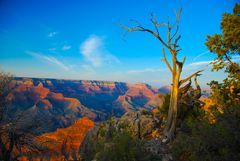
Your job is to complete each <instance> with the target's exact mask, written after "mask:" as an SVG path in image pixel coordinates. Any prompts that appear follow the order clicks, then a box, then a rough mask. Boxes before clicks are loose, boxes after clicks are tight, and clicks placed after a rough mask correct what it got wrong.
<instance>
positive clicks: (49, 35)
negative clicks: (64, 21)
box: [48, 31, 57, 37]
mask: <svg viewBox="0 0 240 161" xmlns="http://www.w3.org/2000/svg"><path fill="white" fill-rule="evenodd" d="M55 35H57V32H55V31H53V32H49V33H48V37H54V36H55Z"/></svg>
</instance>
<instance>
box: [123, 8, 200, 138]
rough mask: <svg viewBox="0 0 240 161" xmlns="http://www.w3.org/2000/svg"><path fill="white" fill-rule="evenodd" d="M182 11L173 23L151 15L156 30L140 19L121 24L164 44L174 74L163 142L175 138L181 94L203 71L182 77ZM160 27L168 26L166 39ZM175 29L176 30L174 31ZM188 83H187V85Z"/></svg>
mask: <svg viewBox="0 0 240 161" xmlns="http://www.w3.org/2000/svg"><path fill="white" fill-rule="evenodd" d="M181 12H182V8H180V10H179V12H176V21H175V22H174V23H173V24H171V23H170V21H169V20H168V19H167V23H159V22H158V21H157V19H156V16H154V15H151V18H150V21H151V23H152V24H153V26H154V30H151V29H148V28H146V27H143V26H142V25H141V24H140V23H139V22H138V21H136V20H134V19H133V21H134V22H135V23H136V26H133V27H128V26H124V25H121V27H122V28H124V29H125V30H126V31H128V32H137V31H139V32H146V33H149V34H151V35H153V36H154V37H155V38H156V39H157V40H158V41H159V42H160V43H161V44H162V45H163V47H162V54H163V59H162V60H163V61H164V62H165V64H166V65H167V67H168V69H169V70H170V72H171V74H172V84H171V85H172V87H171V97H170V105H169V110H168V117H167V123H166V125H165V128H164V136H165V138H164V139H163V142H166V141H171V140H172V139H173V138H174V134H175V130H176V124H177V116H178V108H179V94H180V93H185V92H187V89H188V88H187V87H188V86H189V84H186V83H187V82H188V81H190V80H191V78H192V77H194V76H196V75H197V74H198V73H200V72H202V70H199V71H197V72H195V73H193V74H191V75H190V76H188V77H186V78H184V79H180V77H181V73H182V68H183V65H184V63H185V61H186V57H184V59H183V60H182V61H180V60H178V58H177V55H178V53H179V52H180V51H181V48H180V47H179V45H178V41H179V40H180V38H181V35H179V34H178V30H179V22H180V15H181ZM160 27H167V35H166V40H165V39H163V38H162V36H161V35H160V32H159V28H160ZM173 30H174V32H172V31H173ZM165 49H167V50H168V51H169V53H170V54H171V58H172V59H171V60H172V63H171V64H170V63H169V61H168V59H167V57H166V54H165ZM185 84H186V85H185Z"/></svg>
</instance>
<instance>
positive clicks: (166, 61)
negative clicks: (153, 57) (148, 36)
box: [162, 48, 173, 72]
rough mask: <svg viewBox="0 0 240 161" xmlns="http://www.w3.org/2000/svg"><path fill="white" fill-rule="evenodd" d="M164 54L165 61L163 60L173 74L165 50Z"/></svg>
mask: <svg viewBox="0 0 240 161" xmlns="http://www.w3.org/2000/svg"><path fill="white" fill-rule="evenodd" d="M162 53H163V59H162V60H163V61H164V62H165V63H166V64H167V66H168V68H169V70H170V71H171V72H173V69H172V67H171V65H170V64H169V62H168V60H167V58H166V55H165V51H164V48H162Z"/></svg>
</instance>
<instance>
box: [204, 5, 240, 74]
mask: <svg viewBox="0 0 240 161" xmlns="http://www.w3.org/2000/svg"><path fill="white" fill-rule="evenodd" d="M239 8H240V5H239V4H236V5H235V7H234V9H233V14H230V13H224V14H223V17H222V21H221V29H222V34H214V35H213V36H207V41H206V43H205V44H206V46H207V47H208V49H209V51H210V52H213V53H214V54H216V55H217V57H216V58H215V61H214V62H213V70H214V71H218V70H219V69H223V68H225V67H226V72H228V73H229V74H230V75H233V77H234V76H236V75H239V72H240V71H239V70H240V66H239V64H237V63H235V62H233V61H232V60H231V58H232V57H237V58H238V56H239V52H240V9H239ZM238 77H239V76H238Z"/></svg>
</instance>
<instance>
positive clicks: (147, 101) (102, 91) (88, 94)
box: [16, 78, 162, 119]
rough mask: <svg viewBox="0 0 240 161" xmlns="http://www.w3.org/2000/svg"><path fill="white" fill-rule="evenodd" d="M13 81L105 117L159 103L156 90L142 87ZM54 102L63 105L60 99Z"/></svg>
mask: <svg viewBox="0 0 240 161" xmlns="http://www.w3.org/2000/svg"><path fill="white" fill-rule="evenodd" d="M16 80H17V81H18V84H26V83H28V84H31V85H34V86H38V87H39V88H40V87H42V88H47V89H49V90H50V91H51V92H53V93H61V94H62V96H64V97H68V98H75V99H77V100H79V102H81V105H83V106H85V107H87V108H89V109H92V110H93V111H99V112H102V113H105V114H111V113H112V112H114V114H116V115H118V116H121V115H122V114H124V113H125V112H126V111H132V110H138V109H140V108H146V109H149V110H151V109H152V108H155V107H156V106H157V105H159V104H161V102H162V100H161V99H159V97H158V89H155V88H153V87H151V86H149V85H147V84H144V83H137V84H128V83H123V82H111V81H89V80H79V81H77V80H57V79H36V78H30V79H27V78H16ZM30 82H31V83H30ZM56 99H57V98H56ZM57 100H59V101H60V102H62V101H61V99H57ZM65 100H66V99H65ZM55 103H56V102H55ZM70 106H71V107H69V108H72V107H73V106H74V104H72V105H70ZM97 118H98V119H104V117H103V116H102V115H98V117H97Z"/></svg>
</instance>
